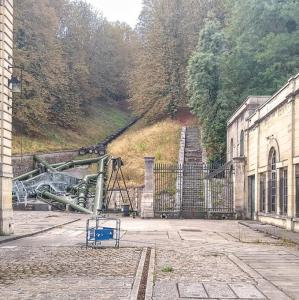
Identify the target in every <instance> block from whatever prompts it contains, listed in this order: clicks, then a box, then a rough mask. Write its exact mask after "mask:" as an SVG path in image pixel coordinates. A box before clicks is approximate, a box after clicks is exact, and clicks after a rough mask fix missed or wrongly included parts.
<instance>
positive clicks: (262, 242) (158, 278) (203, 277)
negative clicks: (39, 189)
mask: <svg viewBox="0 0 299 300" xmlns="http://www.w3.org/2000/svg"><path fill="white" fill-rule="evenodd" d="M137 222H138V221H137ZM136 227H138V226H135V228H133V227H131V224H127V228H128V229H129V230H128V231H127V232H126V233H125V235H124V236H123V243H127V245H129V244H130V242H131V243H132V244H134V243H137V242H138V243H140V244H145V245H149V246H151V247H153V248H155V249H156V263H155V271H154V288H153V295H152V299H154V300H167V299H169V300H176V299H185V300H186V299H212V300H214V299H255V300H258V299H271V300H287V299H288V300H290V299H299V251H298V248H297V246H294V245H291V244H288V243H286V242H285V241H283V240H279V239H276V238H273V237H272V236H270V235H265V234H263V233H260V232H256V231H254V230H251V229H250V228H248V227H246V226H242V225H240V224H238V222H237V221H220V220H219V221H212V220H164V221H161V220H152V221H151V222H150V225H149V224H146V223H144V224H139V229H140V230H139V231H137V230H136Z"/></svg>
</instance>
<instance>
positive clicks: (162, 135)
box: [108, 120, 181, 185]
mask: <svg viewBox="0 0 299 300" xmlns="http://www.w3.org/2000/svg"><path fill="white" fill-rule="evenodd" d="M180 133H181V124H180V123H179V122H178V121H172V120H165V121H161V122H159V123H156V124H154V125H151V126H148V127H143V126H142V124H137V125H136V126H134V127H133V128H132V129H130V130H129V131H128V132H127V133H125V134H124V135H122V136H121V137H119V138H118V139H116V140H115V141H114V142H112V143H111V144H110V145H109V147H108V152H109V154H111V155H113V156H120V157H121V158H122V159H123V161H124V164H125V166H124V176H125V179H126V181H127V184H128V185H142V184H143V176H144V157H145V156H154V157H155V158H156V162H159V163H176V162H177V158H178V151H179V139H180Z"/></svg>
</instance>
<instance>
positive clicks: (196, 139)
mask: <svg viewBox="0 0 299 300" xmlns="http://www.w3.org/2000/svg"><path fill="white" fill-rule="evenodd" d="M201 163H202V150H201V140H200V131H199V129H198V128H197V127H187V128H186V144H185V159H184V164H185V165H190V164H192V165H196V164H201Z"/></svg>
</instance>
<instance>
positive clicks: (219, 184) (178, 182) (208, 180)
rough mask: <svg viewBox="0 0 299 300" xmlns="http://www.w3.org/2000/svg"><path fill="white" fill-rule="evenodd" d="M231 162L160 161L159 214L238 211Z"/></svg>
mask: <svg viewBox="0 0 299 300" xmlns="http://www.w3.org/2000/svg"><path fill="white" fill-rule="evenodd" d="M232 172H233V169H232V167H231V166H230V165H219V164H213V165H207V164H203V163H201V164H188V165H166V164H156V165H155V168H154V173H155V201H154V212H155V216H156V217H159V216H162V217H163V216H165V217H166V216H167V217H184V218H206V217H209V216H210V215H211V214H214V215H217V214H220V215H223V214H227V213H230V214H231V213H234V203H233V180H232Z"/></svg>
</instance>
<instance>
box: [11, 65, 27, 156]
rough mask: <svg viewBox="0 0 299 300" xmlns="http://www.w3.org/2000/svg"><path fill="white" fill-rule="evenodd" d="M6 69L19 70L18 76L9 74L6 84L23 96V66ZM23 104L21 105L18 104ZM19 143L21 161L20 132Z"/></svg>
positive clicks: (21, 140)
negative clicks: (19, 74) (9, 77)
mask: <svg viewBox="0 0 299 300" xmlns="http://www.w3.org/2000/svg"><path fill="white" fill-rule="evenodd" d="M8 69H19V70H21V77H20V78H18V77H17V76H15V75H12V76H11V79H9V80H8V86H9V88H10V90H11V92H12V93H13V94H15V93H18V94H20V96H21V97H22V96H23V71H24V68H23V67H21V66H15V65H13V66H9V67H8ZM20 106H23V105H20ZM19 137H20V143H21V162H22V160H23V137H22V134H20V135H19Z"/></svg>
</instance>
